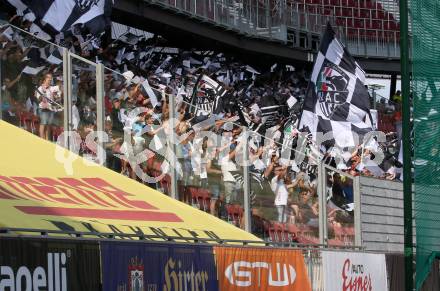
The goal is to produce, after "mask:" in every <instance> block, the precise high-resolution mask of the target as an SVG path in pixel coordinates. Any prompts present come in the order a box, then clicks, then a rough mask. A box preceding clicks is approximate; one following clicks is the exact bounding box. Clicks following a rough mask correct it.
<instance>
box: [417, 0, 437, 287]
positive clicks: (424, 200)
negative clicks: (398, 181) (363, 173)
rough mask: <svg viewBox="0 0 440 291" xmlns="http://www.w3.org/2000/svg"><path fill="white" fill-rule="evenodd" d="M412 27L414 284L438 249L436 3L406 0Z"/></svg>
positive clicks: (432, 0)
mask: <svg viewBox="0 0 440 291" xmlns="http://www.w3.org/2000/svg"><path fill="white" fill-rule="evenodd" d="M410 17H411V21H412V31H413V51H412V62H413V64H412V69H413V81H412V87H413V88H412V90H413V91H412V92H413V102H414V111H413V117H414V133H415V140H414V164H415V171H414V184H415V193H414V215H415V225H416V241H417V247H416V286H417V290H419V289H420V287H421V286H422V283H423V281H424V280H425V278H426V277H427V276H428V274H429V272H430V269H431V265H432V260H433V259H434V257H435V255H436V251H440V163H439V162H440V151H439V150H440V146H439V141H440V113H439V112H440V94H439V90H440V57H439V56H440V46H439V43H440V3H439V1H434V0H412V1H410Z"/></svg>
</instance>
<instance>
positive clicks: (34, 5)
mask: <svg viewBox="0 0 440 291" xmlns="http://www.w3.org/2000/svg"><path fill="white" fill-rule="evenodd" d="M8 2H9V3H10V4H11V5H13V6H14V7H15V8H16V9H17V13H18V14H20V13H21V14H24V13H26V11H29V12H28V14H29V13H33V15H32V18H33V19H35V21H37V22H38V23H40V24H42V25H43V26H49V27H50V30H51V31H58V32H61V31H67V30H70V29H71V28H72V27H73V26H77V25H81V26H82V27H85V28H87V29H88V31H89V32H90V33H91V34H98V33H100V32H102V31H104V30H105V29H106V27H107V26H108V25H110V23H111V22H110V15H111V9H112V6H113V0H64V1H55V0H39V1H34V0H8Z"/></svg>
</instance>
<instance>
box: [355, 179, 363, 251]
mask: <svg viewBox="0 0 440 291" xmlns="http://www.w3.org/2000/svg"><path fill="white" fill-rule="evenodd" d="M360 185H361V183H360V177H359V176H357V177H354V178H353V194H354V244H355V246H362V231H361V224H362V220H361V189H360Z"/></svg>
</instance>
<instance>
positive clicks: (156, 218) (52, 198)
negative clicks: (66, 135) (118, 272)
mask: <svg viewBox="0 0 440 291" xmlns="http://www.w3.org/2000/svg"><path fill="white" fill-rule="evenodd" d="M0 132H1V137H0V150H1V157H0V213H1V220H0V229H1V228H7V229H9V230H10V229H12V228H27V229H35V230H58V231H59V230H61V231H79V232H83V233H87V234H90V235H94V236H96V235H97V233H99V232H101V233H124V234H135V235H154V236H160V237H164V238H166V237H167V236H174V237H176V236H181V237H186V238H197V239H200V238H214V239H241V240H260V239H258V238H257V237H255V236H254V235H252V234H250V233H247V232H245V231H243V230H241V229H239V228H237V227H235V226H233V225H231V224H229V223H227V222H224V221H222V220H220V219H218V218H216V217H214V216H212V215H209V214H207V213H205V212H202V211H199V210H196V209H194V208H193V207H191V206H189V205H186V204H184V203H181V202H179V201H177V200H175V199H172V198H170V197H167V196H166V195H163V194H162V193H160V192H158V191H155V190H153V189H151V188H149V187H147V186H145V185H143V184H141V183H138V182H137V181H135V180H132V179H129V178H127V177H125V176H123V175H121V174H118V173H116V172H114V171H111V170H109V169H106V168H104V167H101V166H99V165H97V164H95V163H92V162H90V161H87V160H86V159H84V158H82V157H80V156H78V155H76V154H74V153H72V152H69V151H67V150H65V149H64V148H62V147H58V146H56V145H54V144H53V143H52V142H48V141H45V140H43V139H40V138H38V137H36V136H34V135H32V134H31V133H29V132H27V131H25V130H22V129H19V128H17V127H15V126H13V125H10V124H8V123H6V122H3V121H0Z"/></svg>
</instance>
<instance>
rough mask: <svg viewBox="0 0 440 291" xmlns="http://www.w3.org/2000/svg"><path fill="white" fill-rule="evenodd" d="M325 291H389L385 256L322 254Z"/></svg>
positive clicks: (339, 253)
mask: <svg viewBox="0 0 440 291" xmlns="http://www.w3.org/2000/svg"><path fill="white" fill-rule="evenodd" d="M322 264H323V269H324V287H325V288H324V290H332V291H376V290H377V291H382V290H388V283H387V269H386V262H385V255H384V254H370V253H350V252H331V251H323V252H322Z"/></svg>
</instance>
